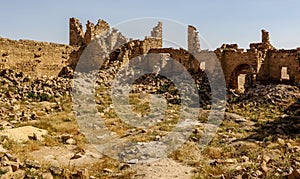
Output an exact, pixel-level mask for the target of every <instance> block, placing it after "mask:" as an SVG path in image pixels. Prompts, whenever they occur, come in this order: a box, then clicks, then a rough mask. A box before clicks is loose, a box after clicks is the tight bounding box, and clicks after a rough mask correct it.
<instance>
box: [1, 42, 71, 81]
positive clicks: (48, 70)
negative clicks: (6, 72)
mask: <svg viewBox="0 0 300 179" xmlns="http://www.w3.org/2000/svg"><path fill="white" fill-rule="evenodd" d="M76 50H77V48H76V47H72V46H69V45H62V44H55V43H47V42H37V41H32V40H10V39H6V38H0V59H1V60H0V69H4V68H10V69H13V70H15V71H22V72H25V73H27V74H29V75H32V76H43V75H53V76H56V75H58V73H59V71H60V70H61V68H62V67H63V66H66V65H67V62H68V59H69V56H70V55H71V53H73V52H74V51H76Z"/></svg>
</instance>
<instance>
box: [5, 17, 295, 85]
mask: <svg viewBox="0 0 300 179" xmlns="http://www.w3.org/2000/svg"><path fill="white" fill-rule="evenodd" d="M69 32H70V41H69V45H63V44H55V43H47V42H37V41H31V40H19V41H16V40H10V39H5V38H0V58H1V60H0V69H4V68H10V69H13V70H15V71H22V72H26V73H27V74H30V75H33V76H43V75H58V74H63V73H67V72H68V70H65V71H64V70H62V69H65V68H66V67H67V66H69V67H71V68H72V69H75V68H76V67H79V69H80V70H82V71H85V70H87V71H89V70H95V69H98V67H99V66H100V63H99V62H100V61H101V60H102V61H103V60H104V59H106V58H109V59H110V60H128V59H131V58H132V57H134V56H138V55H142V54H146V53H148V52H150V53H162V54H164V55H163V57H162V58H167V57H168V58H169V57H171V58H174V59H176V60H177V61H179V62H180V63H181V64H182V65H183V66H184V67H185V68H186V69H187V70H188V71H189V72H190V73H197V72H199V71H201V70H204V69H205V70H206V71H210V72H213V71H214V68H216V66H217V63H216V62H215V61H213V60H210V59H211V58H210V56H211V54H210V55H208V54H209V53H214V54H215V55H216V57H217V58H218V60H219V62H220V64H221V66H222V69H223V72H224V77H225V81H226V85H227V87H228V88H233V89H238V86H239V77H240V76H241V75H244V76H246V78H245V79H244V82H243V83H244V85H245V86H252V85H255V84H256V83H257V82H261V83H269V82H276V83H291V84H296V85H300V48H298V49H293V50H277V49H275V48H274V47H273V46H272V44H271V42H270V37H269V32H267V31H266V30H262V37H261V42H259V43H251V44H250V48H249V49H247V50H246V51H245V50H244V49H240V48H238V45H237V44H223V45H222V46H221V47H220V48H218V49H216V50H215V51H207V52H209V53H204V52H205V51H203V50H201V49H200V41H199V34H198V31H197V29H196V28H195V27H193V26H188V28H187V34H188V50H187V51H186V50H183V49H172V48H162V35H163V33H162V23H161V22H159V23H158V24H157V26H155V27H154V28H153V29H152V31H151V33H150V36H149V37H146V38H145V39H143V40H133V41H129V39H127V38H126V37H125V36H123V35H122V34H121V33H120V32H118V31H117V30H116V29H114V28H112V29H111V27H110V26H109V24H108V23H107V22H105V21H104V20H98V22H97V24H96V25H94V24H93V23H92V22H90V21H87V24H86V30H85V32H84V30H83V26H82V24H81V23H80V21H79V20H78V19H76V18H70V31H69ZM89 46H90V47H89ZM88 47H89V48H88ZM85 50H86V51H87V52H85V53H89V54H88V56H87V55H86V54H85V55H84V56H83V57H84V58H85V59H83V60H81V61H80V64H78V60H79V59H80V57H82V55H83V53H84V51H85ZM192 56H194V57H192ZM113 58H115V59H113ZM195 59H198V60H199V59H200V61H197V60H195ZM164 61H165V62H163V63H164V64H165V65H164V66H165V67H166V68H169V69H170V71H172V70H175V69H174V68H173V67H172V63H171V62H170V61H166V60H164ZM150 65H151V64H150ZM59 72H60V73H59Z"/></svg>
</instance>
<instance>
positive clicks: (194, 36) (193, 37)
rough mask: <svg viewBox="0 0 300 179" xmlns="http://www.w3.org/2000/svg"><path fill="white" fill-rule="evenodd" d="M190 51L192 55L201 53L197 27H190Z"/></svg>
mask: <svg viewBox="0 0 300 179" xmlns="http://www.w3.org/2000/svg"><path fill="white" fill-rule="evenodd" d="M188 51H189V52H190V53H192V54H196V53H199V52H200V51H201V49H200V40H199V33H198V32H197V29H196V27H194V26H192V25H189V26H188Z"/></svg>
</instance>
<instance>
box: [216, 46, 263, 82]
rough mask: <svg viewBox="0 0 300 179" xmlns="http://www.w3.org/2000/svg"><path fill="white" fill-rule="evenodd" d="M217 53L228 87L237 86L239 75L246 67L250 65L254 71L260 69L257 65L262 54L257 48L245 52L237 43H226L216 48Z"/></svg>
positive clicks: (256, 71) (250, 68)
mask: <svg viewBox="0 0 300 179" xmlns="http://www.w3.org/2000/svg"><path fill="white" fill-rule="evenodd" d="M215 53H216V55H217V57H218V59H219V60H220V63H221V66H222V69H223V72H224V77H225V81H226V84H227V86H228V87H236V85H237V84H236V83H237V81H236V79H237V75H238V74H239V73H240V72H239V71H240V70H244V68H245V67H248V68H249V70H250V71H252V72H253V73H258V71H259V69H258V68H257V67H258V63H259V62H260V56H259V54H258V53H257V51H255V50H248V51H247V52H245V51H244V50H243V49H239V48H238V46H237V44H224V45H223V46H222V47H221V48H218V49H217V50H215Z"/></svg>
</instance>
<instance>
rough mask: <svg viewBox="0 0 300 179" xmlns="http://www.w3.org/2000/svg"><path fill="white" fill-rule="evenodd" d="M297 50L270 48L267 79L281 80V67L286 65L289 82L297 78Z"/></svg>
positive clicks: (293, 81)
mask: <svg viewBox="0 0 300 179" xmlns="http://www.w3.org/2000/svg"><path fill="white" fill-rule="evenodd" d="M299 57H300V55H299V51H297V50H296V49H294V50H271V51H269V52H268V58H267V62H266V63H267V67H268V71H269V76H268V80H269V81H275V82H281V81H282V79H281V70H282V67H287V73H288V76H289V80H288V81H290V82H291V83H295V82H298V80H299V75H300V71H299V67H300V62H299Z"/></svg>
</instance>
